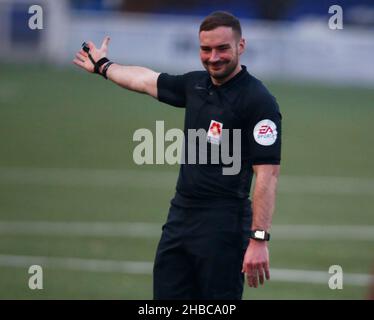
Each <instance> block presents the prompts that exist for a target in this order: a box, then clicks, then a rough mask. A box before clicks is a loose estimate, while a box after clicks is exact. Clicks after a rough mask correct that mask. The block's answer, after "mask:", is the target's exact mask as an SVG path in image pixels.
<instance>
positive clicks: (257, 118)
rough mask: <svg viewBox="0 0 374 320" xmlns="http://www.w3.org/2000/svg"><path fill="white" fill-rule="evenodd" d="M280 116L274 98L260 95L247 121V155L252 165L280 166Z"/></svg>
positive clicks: (268, 94) (267, 94)
mask: <svg viewBox="0 0 374 320" xmlns="http://www.w3.org/2000/svg"><path fill="white" fill-rule="evenodd" d="M281 122H282V115H281V113H280V110H279V106H278V103H277V101H276V100H275V98H274V97H273V96H272V95H271V94H270V93H266V94H264V93H262V94H261V96H260V97H258V98H257V99H256V102H255V103H254V106H253V108H251V113H250V117H249V119H248V123H249V130H248V139H249V155H250V161H251V164H252V165H259V164H280V160H281V140H282V139H281V138H282V127H281V125H282V123H281Z"/></svg>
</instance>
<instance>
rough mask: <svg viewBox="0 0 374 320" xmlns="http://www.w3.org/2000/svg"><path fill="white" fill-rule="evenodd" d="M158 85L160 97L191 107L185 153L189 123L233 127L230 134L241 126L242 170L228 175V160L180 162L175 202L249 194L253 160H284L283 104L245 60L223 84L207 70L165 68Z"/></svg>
mask: <svg viewBox="0 0 374 320" xmlns="http://www.w3.org/2000/svg"><path fill="white" fill-rule="evenodd" d="M157 89H158V100H159V101H161V102H164V103H167V104H169V105H172V106H175V107H180V108H185V109H186V110H185V121H184V134H185V154H186V158H185V159H187V154H188V151H187V146H188V138H187V137H188V134H187V130H188V129H196V130H197V129H200V128H202V129H204V130H206V131H207V132H209V130H210V129H214V128H213V127H214V126H218V127H220V128H218V130H219V131H218V132H220V131H221V130H220V129H222V128H223V129H229V133H230V136H232V130H233V129H241V169H240V172H239V173H238V174H235V175H223V172H222V168H223V166H225V165H224V164H223V163H222V162H220V163H219V164H211V163H209V162H208V164H188V163H187V161H186V163H185V164H181V166H180V171H179V177H178V182H177V188H176V190H177V192H176V195H175V197H174V199H173V200H172V203H174V204H176V205H179V206H183V207H199V206H204V205H208V206H214V205H215V204H216V205H217V206H219V205H222V203H223V202H224V203H226V202H237V201H239V202H240V201H243V200H247V199H248V196H249V191H250V187H251V181H252V176H253V170H252V166H253V165H258V164H279V163H280V155H281V119H282V116H281V114H280V111H279V106H278V104H277V102H276V100H275V98H274V97H273V96H272V95H271V94H270V93H269V91H268V90H267V89H266V88H265V86H264V85H263V84H262V82H261V81H259V80H258V79H256V78H255V77H254V76H252V75H250V74H249V73H248V71H247V69H246V67H245V66H242V70H241V71H240V72H239V73H238V74H237V75H235V76H234V77H233V78H232V79H230V80H229V81H227V82H226V83H224V84H223V85H220V86H216V85H214V84H213V83H212V81H211V79H210V76H209V74H208V73H207V72H206V71H194V72H189V73H186V74H184V75H176V76H174V75H169V74H167V73H161V74H160V76H159V77H158V80H157ZM216 129H217V128H216ZM215 133H217V130H216V132H215ZM208 145H209V143H208ZM196 148H197V149H198V144H197V145H196ZM209 149H210V148H209V147H208V150H209ZM230 150H231V151H232V149H230ZM208 152H209V151H208ZM208 158H209V154H208Z"/></svg>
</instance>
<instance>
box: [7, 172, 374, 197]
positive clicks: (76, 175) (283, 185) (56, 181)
mask: <svg viewBox="0 0 374 320" xmlns="http://www.w3.org/2000/svg"><path fill="white" fill-rule="evenodd" d="M177 176H178V173H177V172H168V171H157V170H154V169H143V168H139V169H138V170H135V169H83V168H82V169H73V168H21V167H0V184H1V185H36V186H83V187H84V186H89V187H122V188H144V189H149V188H151V189H159V188H174V187H175V183H176V180H177ZM279 192H280V193H286V194H288V193H291V194H294V193H296V194H319V195H320V194H323V195H326V194H334V195H356V196H362V195H364V196H367V195H374V179H373V178H364V177H334V176H286V175H281V176H280V178H279Z"/></svg>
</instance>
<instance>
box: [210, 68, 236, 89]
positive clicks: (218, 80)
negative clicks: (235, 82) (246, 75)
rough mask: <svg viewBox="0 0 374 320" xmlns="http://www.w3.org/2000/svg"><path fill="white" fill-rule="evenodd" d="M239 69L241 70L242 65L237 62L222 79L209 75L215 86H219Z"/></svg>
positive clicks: (232, 76)
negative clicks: (232, 69) (231, 70)
mask: <svg viewBox="0 0 374 320" xmlns="http://www.w3.org/2000/svg"><path fill="white" fill-rule="evenodd" d="M241 70H242V66H241V64H240V63H238V65H237V66H236V68H235V69H234V71H233V72H231V73H230V74H229V75H228V76H227V77H226V78H222V79H216V78H213V77H210V78H211V79H212V83H213V84H214V85H215V86H221V85H223V84H224V83H226V82H227V81H229V80H230V79H232V78H234V77H235V76H236V75H237V74H238V73H239V72H240V71H241Z"/></svg>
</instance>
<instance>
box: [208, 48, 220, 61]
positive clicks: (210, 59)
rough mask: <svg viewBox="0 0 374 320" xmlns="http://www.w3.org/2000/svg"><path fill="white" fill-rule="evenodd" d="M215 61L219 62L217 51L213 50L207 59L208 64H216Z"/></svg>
mask: <svg viewBox="0 0 374 320" xmlns="http://www.w3.org/2000/svg"><path fill="white" fill-rule="evenodd" d="M217 61H219V54H218V52H217V50H215V49H213V50H212V53H211V55H210V57H209V62H213V63H214V62H217Z"/></svg>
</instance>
